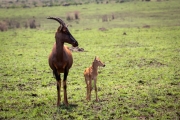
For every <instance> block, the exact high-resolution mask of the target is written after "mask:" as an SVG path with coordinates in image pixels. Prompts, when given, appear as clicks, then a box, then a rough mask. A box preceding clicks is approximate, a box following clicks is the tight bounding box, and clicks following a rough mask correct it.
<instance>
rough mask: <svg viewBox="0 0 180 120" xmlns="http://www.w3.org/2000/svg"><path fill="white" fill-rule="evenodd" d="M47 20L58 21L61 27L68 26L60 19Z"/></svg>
mask: <svg viewBox="0 0 180 120" xmlns="http://www.w3.org/2000/svg"><path fill="white" fill-rule="evenodd" d="M47 19H52V20H56V21H57V22H59V23H60V24H61V25H63V26H66V24H65V23H64V22H63V20H61V19H60V18H55V17H48V18H47Z"/></svg>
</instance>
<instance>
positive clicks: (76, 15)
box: [74, 11, 79, 20]
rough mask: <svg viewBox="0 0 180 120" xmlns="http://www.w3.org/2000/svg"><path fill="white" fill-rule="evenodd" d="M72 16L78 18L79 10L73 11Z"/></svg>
mask: <svg viewBox="0 0 180 120" xmlns="http://www.w3.org/2000/svg"><path fill="white" fill-rule="evenodd" d="M74 17H75V19H76V20H77V19H79V12H78V11H75V12H74Z"/></svg>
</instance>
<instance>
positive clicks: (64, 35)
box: [61, 27, 78, 47]
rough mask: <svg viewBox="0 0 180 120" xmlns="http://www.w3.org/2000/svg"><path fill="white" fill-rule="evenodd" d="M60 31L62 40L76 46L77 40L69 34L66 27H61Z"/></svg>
mask: <svg viewBox="0 0 180 120" xmlns="http://www.w3.org/2000/svg"><path fill="white" fill-rule="evenodd" d="M61 32H62V38H63V41H64V42H66V43H69V44H71V45H72V46H73V47H77V46H78V42H77V41H76V39H75V38H74V37H73V36H72V35H71V33H70V32H69V30H68V28H67V27H63V28H62V30H61Z"/></svg>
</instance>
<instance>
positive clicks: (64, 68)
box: [47, 17, 78, 106]
mask: <svg viewBox="0 0 180 120" xmlns="http://www.w3.org/2000/svg"><path fill="white" fill-rule="evenodd" d="M47 19H52V20H55V21H57V22H59V23H60V26H59V27H58V29H57V32H56V34H55V39H56V42H55V43H54V46H53V49H52V52H51V54H50V55H49V66H50V68H51V69H52V70H53V74H54V77H55V79H56V81H57V106H59V105H60V101H61V96H60V90H61V77H60V73H64V79H63V89H64V104H65V105H66V106H68V100H67V91H66V88H67V85H66V80H67V76H68V72H69V69H70V68H71V66H72V64H73V58H72V54H71V51H70V50H69V49H68V47H67V46H64V43H69V44H71V45H72V46H73V47H76V46H78V42H77V41H76V40H75V38H74V37H73V36H72V35H71V33H70V32H69V30H68V28H67V26H66V24H65V23H64V22H63V21H62V20H61V19H60V18H54V17H48V18H47Z"/></svg>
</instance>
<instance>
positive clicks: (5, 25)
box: [0, 21, 8, 31]
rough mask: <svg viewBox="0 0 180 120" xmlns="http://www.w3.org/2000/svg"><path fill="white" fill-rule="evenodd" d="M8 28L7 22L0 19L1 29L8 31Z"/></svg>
mask: <svg viewBox="0 0 180 120" xmlns="http://www.w3.org/2000/svg"><path fill="white" fill-rule="evenodd" d="M7 28H8V27H7V24H6V22H3V21H0V31H7Z"/></svg>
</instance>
